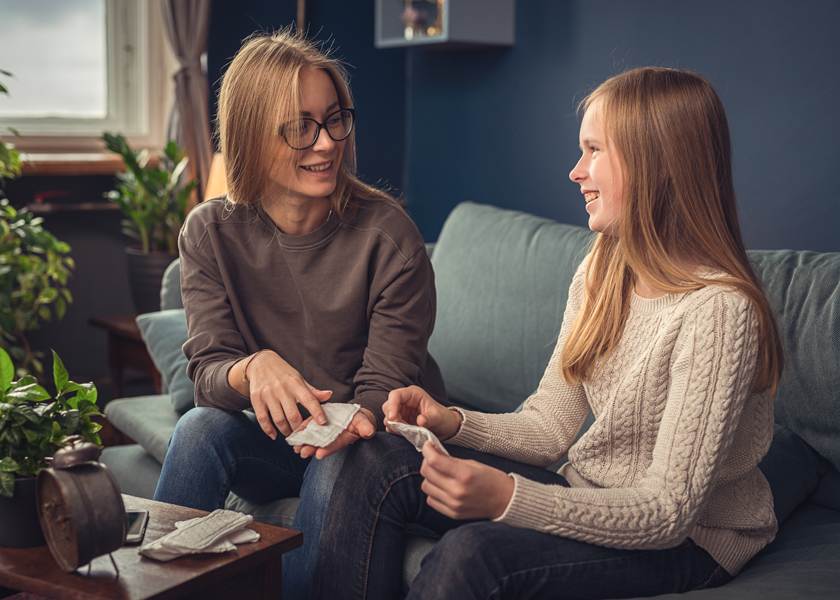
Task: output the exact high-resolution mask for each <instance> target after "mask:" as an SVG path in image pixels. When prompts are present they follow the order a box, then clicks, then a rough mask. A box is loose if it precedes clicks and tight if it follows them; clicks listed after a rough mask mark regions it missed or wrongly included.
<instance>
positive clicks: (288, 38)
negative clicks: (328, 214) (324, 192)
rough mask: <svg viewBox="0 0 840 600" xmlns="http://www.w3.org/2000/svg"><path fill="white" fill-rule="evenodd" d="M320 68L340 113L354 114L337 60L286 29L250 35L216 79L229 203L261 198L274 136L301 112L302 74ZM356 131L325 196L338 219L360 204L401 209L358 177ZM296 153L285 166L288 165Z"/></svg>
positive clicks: (274, 153) (275, 160) (273, 159)
mask: <svg viewBox="0 0 840 600" xmlns="http://www.w3.org/2000/svg"><path fill="white" fill-rule="evenodd" d="M305 68H311V69H322V70H323V71H325V72H326V73H327V75H329V77H330V79H331V80H332V82H333V85H335V90H336V94H337V95H338V101H339V104H340V106H341V108H353V97H352V95H351V93H350V87H349V85H348V83H347V73H346V71H345V69H344V67H343V66H342V64H341V62H340V61H339V60H337V59H335V58H333V57H332V56H330V54H329V53H328V52H324V51H322V50H321V48H320V47H319V46H318V45H316V44H315V43H314V42H312V41H311V40H308V39H306V37H305V34H303V33H300V32H298V31H295V30H293V29H292V28H291V27H289V28H286V29H283V30H281V31H278V32H275V33H270V34H268V33H256V34H254V35H252V36H250V37H249V38H248V39H246V40H245V42H244V44H243V45H242V47H241V48H240V49H239V51H238V52H237V53H236V56H235V57H234V59H233V61H232V62H231V64H230V66H229V67H228V69H227V70H226V72H225V74H224V76H223V77H222V85H221V89H220V91H219V111H218V116H217V120H216V136H217V137H218V140H219V147H220V149H221V152H222V155H223V157H224V161H225V176H226V179H227V189H228V199H229V200H230V201H231V202H233V203H234V204H256V203H258V202H260V201H261V200H263V199H264V198H266V197H267V195H268V192H269V189H270V186H271V174H272V172H273V171H274V169H275V168H276V167H277V165H278V164H279V161H280V160H282V159H281V158H280V157H279V152H278V150H277V149H278V140H281V138H280V135H279V131H280V127H281V126H282V124H283V123H284V122H285V121H287V120H288V118H289V115H297V114H299V113H300V72H301V70H302V69H305ZM355 139H356V133H355V131H353V133H351V134H350V137H348V138H347V140H346V142H345V146H344V155H343V158H342V160H341V165H340V167H339V171H338V175H337V183H336V187H335V190H334V191H333V193H332V195H331V196H330V203H331V206H332V209H333V210H334V211H335V212H337V213H338V215H339V216H340V217H344V216H345V214H346V213H347V211H348V210H350V211H351V212H352V211H353V210H354V209H355V208H358V206H360V205H361V202H363V201H366V200H379V201H386V202H393V203H397V204H399V202H397V201H396V200H395V199H394V198H392V197H391V196H390V195H388V194H386V193H385V192H383V191H381V190H378V189H376V188H374V187H373V186H370V185H368V184H366V183H364V182H362V181H361V180H359V178H358V177H357V176H356V141H355ZM293 152H294V151H292V152H288V153H286V160H287V161H288V162H289V163H290V164H291V163H292V162H294V153H293Z"/></svg>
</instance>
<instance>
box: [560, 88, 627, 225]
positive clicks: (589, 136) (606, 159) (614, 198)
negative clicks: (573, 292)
mask: <svg viewBox="0 0 840 600" xmlns="http://www.w3.org/2000/svg"><path fill="white" fill-rule="evenodd" d="M580 149H581V152H583V155H582V156H581V157H580V160H579V161H578V163H577V164H576V165H575V168H574V169H572V172H571V173H569V178H570V179H571V180H572V181H574V182H575V183H577V184H579V185H580V192H581V193H582V194H583V197H584V200H586V212H588V213H589V228H590V229H591V230H592V231H597V232H599V233H606V234H607V235H613V236H617V235H618V231H619V216H620V215H621V201H622V200H621V199H622V194H623V191H624V171H623V169H622V165H623V161H622V160H621V157H620V156H619V155H618V151H617V150H616V148H615V145H614V144H613V143H612V138H611V136H609V135H608V134H607V131H606V128H605V127H604V123H603V115H602V112H601V103H600V102H599V101H598V100H596V101H595V102H593V103H592V104H591V105H590V106H589V108H588V109H587V111H586V112H585V113H584V115H583V121H582V122H581V124H580Z"/></svg>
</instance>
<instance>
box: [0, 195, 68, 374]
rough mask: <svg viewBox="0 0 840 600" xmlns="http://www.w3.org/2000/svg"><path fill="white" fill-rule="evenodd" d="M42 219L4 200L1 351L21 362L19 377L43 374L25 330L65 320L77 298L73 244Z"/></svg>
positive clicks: (0, 218)
mask: <svg viewBox="0 0 840 600" xmlns="http://www.w3.org/2000/svg"><path fill="white" fill-rule="evenodd" d="M42 222H43V219H41V218H40V217H36V216H35V215H33V214H32V213H30V212H29V211H27V210H26V209H23V210H20V211H18V210H15V209H14V208H13V207H11V206H10V205H9V201H8V200H7V199H6V198H0V349H5V350H7V351H8V353H9V354H10V355H11V356H12V359H13V360H14V361H15V364H16V365H18V370H19V375H25V374H27V373H34V374H36V375H38V376H40V375H41V374H42V373H43V366H42V364H41V360H40V353H39V352H36V351H33V350H32V349H31V348H30V346H29V342H28V341H27V340H26V332H27V331H32V330H35V329H38V328H39V327H40V326H41V323H43V322H44V321H49V320H51V319H52V318H53V316H55V317H57V318H59V319H61V318H63V317H64V313H65V312H66V311H67V305H68V304H69V303H70V302H72V301H73V296H72V295H71V294H70V290H69V289H68V287H67V280H68V278H69V276H70V270H71V269H73V268H74V267H75V263H74V262H73V259H72V258H70V257H69V256H66V255H67V254H68V253H69V252H70V246H68V245H67V244H66V243H64V242H61V241H59V240H57V239H56V238H55V236H53V235H52V234H51V233H50V232H49V231H47V230H46V229H44V228H43V227H42V226H41V223H42Z"/></svg>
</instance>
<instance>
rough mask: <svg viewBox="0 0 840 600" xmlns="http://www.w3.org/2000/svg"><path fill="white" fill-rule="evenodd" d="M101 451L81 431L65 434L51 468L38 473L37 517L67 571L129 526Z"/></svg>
mask: <svg viewBox="0 0 840 600" xmlns="http://www.w3.org/2000/svg"><path fill="white" fill-rule="evenodd" d="M101 453H102V450H101V449H100V448H99V447H98V446H97V445H96V444H91V443H90V442H86V441H85V440H84V438H83V437H82V436H80V435H76V436H72V437H69V438H67V440H66V441H65V445H64V447H62V448H61V449H60V450H58V451H57V452H56V453H55V456H54V457H53V460H52V463H51V466H50V468H49V469H44V470H43V471H41V473H40V474H39V475H38V482H37V485H36V490H35V493H36V499H37V503H38V519H39V520H40V522H41V529H42V530H43V532H44V537H45V538H46V539H47V545H48V546H49V548H50V552H51V553H52V555H53V557H54V558H55V560H56V562H57V563H58V564H59V566H60V567H61V568H62V569H64V570H65V571H75V570H76V569H78V568H79V567H80V566H84V565H86V564H88V563H90V561H91V560H93V559H94V558H96V557H97V556H101V555H103V554H108V553H110V552H113V551H114V550H116V549H118V548H120V547H121V546H122V545H123V544H124V543H125V536H126V531H127V527H128V526H127V522H126V514H125V505H124V504H123V499H122V495H121V493H120V486H119V485H118V484H117V480H116V479H115V478H114V476H113V475H112V474H111V471H109V470H108V467H106V466H105V465H104V464H102V463H100V462H97V461H96V459H97V458H99V455H100V454H101ZM112 560H113V559H112Z"/></svg>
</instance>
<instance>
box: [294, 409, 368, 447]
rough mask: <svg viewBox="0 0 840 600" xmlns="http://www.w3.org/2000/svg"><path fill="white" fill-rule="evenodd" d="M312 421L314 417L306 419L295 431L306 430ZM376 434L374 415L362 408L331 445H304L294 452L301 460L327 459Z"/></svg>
mask: <svg viewBox="0 0 840 600" xmlns="http://www.w3.org/2000/svg"><path fill="white" fill-rule="evenodd" d="M311 420H312V417H309V418H308V419H306V420H305V421H304V422H303V423H301V425H300V427H298V428H297V429H296V430H295V431H301V430H303V429H305V428H306V426H307V425H309V422H310V421H311ZM374 433H376V420H375V419H374V418H373V413H371V412H370V411H369V410H367V409H366V408H362V409H360V410H359V412H357V413H356V414H355V415H353V420H352V421H350V424H349V425H348V426H347V429H345V430H344V431H342V432H341V433H339V434H338V437H337V438H335V439H334V440H333V441H332V442H330V444H329V445H327V446H324V447H323V448H319V447H317V446H310V445H309V444H303V445H301V446H294V450H295V452H297V453H298V454H300V457H301V458H309V457H310V456H314V457H315V458H326V457H328V456H329V455H330V454H334V453H335V452H338V451H339V450H341V449H342V448H344V447H346V446H349V445H350V444H352V443H353V442H355V441H356V440H358V439H359V438H371V437H373V434H374Z"/></svg>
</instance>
